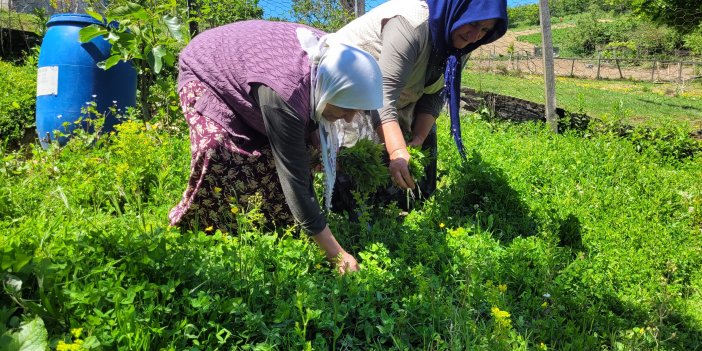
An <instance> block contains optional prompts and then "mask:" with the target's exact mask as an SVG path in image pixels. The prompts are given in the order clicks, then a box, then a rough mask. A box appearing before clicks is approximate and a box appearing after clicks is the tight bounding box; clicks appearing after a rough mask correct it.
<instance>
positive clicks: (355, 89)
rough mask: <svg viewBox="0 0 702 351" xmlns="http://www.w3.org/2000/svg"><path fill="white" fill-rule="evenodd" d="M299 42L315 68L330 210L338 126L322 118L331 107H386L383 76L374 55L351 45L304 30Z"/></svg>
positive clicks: (314, 106) (314, 96) (314, 102)
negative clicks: (384, 104) (329, 42)
mask: <svg viewBox="0 0 702 351" xmlns="http://www.w3.org/2000/svg"><path fill="white" fill-rule="evenodd" d="M297 39H298V40H299V41H300V45H302V48H303V49H304V50H305V52H307V56H308V58H309V60H310V65H311V67H312V71H311V84H310V86H311V87H310V89H311V91H310V107H311V108H310V111H311V112H310V113H311V116H310V117H311V118H312V119H314V120H315V121H317V122H318V123H319V139H320V141H321V144H322V145H321V146H322V164H323V166H324V178H325V187H324V199H325V201H324V205H325V207H326V208H327V209H329V208H330V207H331V197H332V193H333V191H334V181H335V180H336V152H337V150H338V149H339V140H338V138H337V134H338V133H337V130H336V126H335V123H333V122H329V121H327V120H326V119H325V118H323V117H322V111H324V108H325V107H326V106H327V104H331V105H334V106H338V107H342V108H347V109H354V110H376V109H379V108H380V107H382V106H383V74H382V73H381V72H380V67H379V66H378V63H377V62H376V61H375V59H374V58H373V56H371V55H370V54H369V53H367V52H365V51H363V50H361V49H359V48H356V47H354V46H350V45H344V44H334V45H328V44H327V43H326V36H323V37H321V38H319V39H317V37H316V36H315V35H314V34H313V33H312V31H310V30H309V29H305V28H298V29H297Z"/></svg>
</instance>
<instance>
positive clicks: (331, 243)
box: [312, 225, 344, 259]
mask: <svg viewBox="0 0 702 351" xmlns="http://www.w3.org/2000/svg"><path fill="white" fill-rule="evenodd" d="M312 239H313V240H314V242H316V243H317V245H319V247H320V248H321V249H322V250H323V251H324V253H326V255H327V259H332V258H334V257H336V256H338V255H339V253H341V252H342V251H344V248H343V247H341V245H340V244H339V242H338V241H336V238H335V237H334V234H332V232H331V229H329V226H328V225H327V226H326V227H324V229H323V230H322V231H321V232H320V233H319V234H316V235H313V236H312Z"/></svg>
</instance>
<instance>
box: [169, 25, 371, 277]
mask: <svg viewBox="0 0 702 351" xmlns="http://www.w3.org/2000/svg"><path fill="white" fill-rule="evenodd" d="M324 34H325V33H323V32H321V31H319V30H316V29H313V28H310V27H307V26H304V25H301V24H295V23H285V22H268V21H260V20H257V21H245V22H237V23H232V24H229V25H225V26H221V27H218V28H213V29H210V30H208V31H205V32H203V33H201V34H199V35H198V36H197V37H195V38H194V39H193V40H192V41H191V42H190V43H189V44H188V46H187V47H186V48H185V49H184V50H183V51H182V53H181V55H180V58H179V69H180V71H179V76H178V90H179V95H180V101H181V108H182V109H183V112H184V114H185V118H186V120H187V122H188V125H189V127H190V145H191V146H190V149H191V157H192V158H191V165H190V178H189V180H188V186H187V189H186V190H185V193H184V194H183V198H182V200H181V202H180V203H179V204H178V205H177V206H176V207H174V208H173V209H172V210H171V211H170V213H169V219H170V222H171V224H172V225H176V226H180V227H183V228H192V229H198V228H199V229H201V230H205V231H212V230H214V229H219V230H221V231H224V232H229V233H232V232H236V230H237V223H236V219H235V214H236V213H237V211H239V209H240V208H242V207H243V208H246V207H247V206H248V204H249V202H250V199H252V196H254V195H256V194H259V195H260V196H261V197H262V200H263V201H262V202H261V211H262V213H263V214H264V215H265V217H266V219H267V220H268V222H269V223H270V224H272V225H275V226H282V225H289V224H292V223H293V220H295V221H296V222H297V223H299V224H300V225H301V227H302V228H303V229H304V230H305V231H306V232H307V233H309V234H310V235H311V236H312V238H313V239H314V241H315V242H316V243H317V244H318V245H319V246H320V247H321V248H322V249H323V250H324V251H325V253H326V255H327V258H328V259H329V260H331V261H333V262H334V263H335V264H336V265H337V268H338V270H339V271H340V272H341V273H344V272H347V271H354V270H357V269H358V263H357V262H356V259H355V258H354V257H353V256H352V255H350V254H349V253H347V252H346V251H345V250H344V249H343V248H342V247H341V246H340V245H339V243H338V242H337V241H336V239H335V238H334V235H333V234H332V232H331V231H330V229H329V226H328V225H327V222H326V217H325V216H324V213H323V212H322V210H321V208H320V206H319V204H318V201H317V198H316V196H315V193H314V190H313V187H312V176H311V164H312V162H311V156H310V153H309V151H308V147H309V146H313V148H314V146H315V145H316V146H318V147H317V148H318V149H319V150H320V151H321V154H322V161H323V166H324V172H325V178H326V182H325V183H326V184H325V198H326V201H325V202H326V205H327V208H328V207H329V204H330V201H331V200H330V199H331V192H332V187H333V184H334V178H335V174H336V164H335V158H336V151H337V148H338V141H337V139H336V135H337V132H336V130H335V124H334V123H333V122H335V121H337V120H340V119H344V120H346V121H350V120H351V118H352V117H353V115H354V114H355V113H356V112H357V111H360V110H370V109H377V108H379V107H380V106H382V74H381V72H380V68H379V67H378V64H377V63H376V62H375V59H374V58H373V57H372V56H370V55H369V54H368V53H366V52H365V51H362V50H360V49H357V48H355V47H352V46H347V45H341V44H336V45H327V44H326V40H325V37H324Z"/></svg>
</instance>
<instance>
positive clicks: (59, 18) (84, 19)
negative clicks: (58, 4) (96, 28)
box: [46, 13, 105, 25]
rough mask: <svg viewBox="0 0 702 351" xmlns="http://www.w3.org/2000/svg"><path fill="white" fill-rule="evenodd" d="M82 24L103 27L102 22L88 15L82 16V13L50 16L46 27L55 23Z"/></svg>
mask: <svg viewBox="0 0 702 351" xmlns="http://www.w3.org/2000/svg"><path fill="white" fill-rule="evenodd" d="M68 22H72V23H84V24H86V25H90V24H101V25H104V24H105V23H104V22H101V21H98V20H96V19H95V18H93V17H92V16H90V15H86V14H82V13H57V14H55V15H51V18H50V19H49V22H47V23H46V24H47V25H52V24H57V23H68Z"/></svg>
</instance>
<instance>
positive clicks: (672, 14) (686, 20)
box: [631, 0, 702, 34]
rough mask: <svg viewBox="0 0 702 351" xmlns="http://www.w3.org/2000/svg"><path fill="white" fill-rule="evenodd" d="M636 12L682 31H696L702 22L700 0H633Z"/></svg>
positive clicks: (633, 7)
mask: <svg viewBox="0 0 702 351" xmlns="http://www.w3.org/2000/svg"><path fill="white" fill-rule="evenodd" d="M631 5H632V9H633V11H634V13H637V14H639V15H642V16H644V17H647V18H650V19H651V20H653V21H654V22H656V23H660V24H666V25H668V26H670V27H673V28H675V29H676V30H678V31H679V32H680V33H683V34H687V33H691V32H693V31H695V30H696V29H697V27H698V26H699V25H700V23H702V1H700V0H632V3H631Z"/></svg>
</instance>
